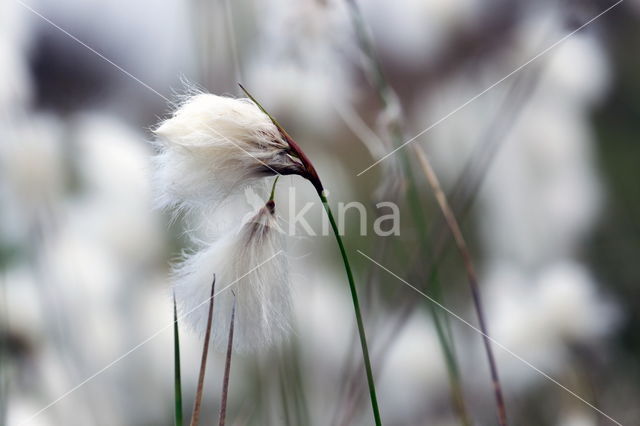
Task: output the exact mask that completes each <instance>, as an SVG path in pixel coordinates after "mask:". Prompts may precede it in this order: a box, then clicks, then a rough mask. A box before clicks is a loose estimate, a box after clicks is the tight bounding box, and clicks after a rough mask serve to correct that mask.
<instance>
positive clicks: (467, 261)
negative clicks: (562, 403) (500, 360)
mask: <svg viewBox="0 0 640 426" xmlns="http://www.w3.org/2000/svg"><path fill="white" fill-rule="evenodd" d="M413 148H414V152H415V153H416V154H417V157H418V160H419V162H420V165H421V166H422V169H423V171H424V174H425V176H426V177H427V180H428V181H429V185H431V187H432V189H433V192H434V193H435V196H436V200H437V201H438V205H439V206H440V209H441V210H442V214H443V215H444V217H445V220H446V222H447V226H448V227H449V229H450V230H451V233H452V234H453V238H454V240H455V242H456V246H457V247H458V251H459V252H460V254H461V255H462V260H463V263H464V267H465V271H466V273H467V279H468V281H469V286H470V288H471V295H472V298H473V304H474V307H475V310H476V314H477V316H478V323H479V325H480V331H482V339H483V342H484V347H485V350H486V352H487V358H488V360H489V369H490V371H491V380H492V381H493V388H494V392H495V398H496V406H497V410H498V420H499V422H500V425H502V426H506V425H507V413H506V408H505V403H504V396H503V395H502V387H501V386H500V379H499V378H498V367H497V366H496V361H495V358H494V356H493V349H492V348H491V341H490V340H489V333H488V331H487V325H486V320H485V315H484V309H483V307H482V299H481V297H480V287H479V286H478V279H477V274H476V272H475V269H474V267H473V262H472V261H471V254H470V252H469V248H468V247H467V243H466V241H465V239H464V236H463V235H462V231H461V230H460V226H459V225H458V221H457V219H456V217H455V215H454V214H453V211H452V210H451V207H450V206H449V203H448V201H447V197H446V195H445V194H444V191H443V190H442V188H441V186H440V181H439V180H438V177H437V176H436V174H435V172H434V170H433V167H431V163H429V160H428V158H427V156H426V154H425V153H424V152H423V151H422V150H421V149H420V147H419V146H416V145H414V146H413Z"/></svg>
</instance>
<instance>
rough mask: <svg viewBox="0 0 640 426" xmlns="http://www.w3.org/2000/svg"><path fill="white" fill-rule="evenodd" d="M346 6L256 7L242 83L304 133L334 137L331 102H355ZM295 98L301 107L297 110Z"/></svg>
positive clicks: (308, 0)
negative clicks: (257, 33) (254, 38)
mask: <svg viewBox="0 0 640 426" xmlns="http://www.w3.org/2000/svg"><path fill="white" fill-rule="evenodd" d="M345 5H346V3H345V2H344V1H341V0H329V1H326V2H318V1H314V0H302V1H298V2H294V3H291V2H289V1H286V0H278V1H274V2H271V3H269V4H266V3H265V4H262V3H260V2H258V3H257V4H256V6H257V7H258V8H259V9H258V12H257V13H258V14H259V16H260V19H258V21H257V22H258V26H259V31H260V34H261V36H260V37H259V38H257V43H256V44H255V46H253V50H254V51H253V52H252V54H251V56H250V57H249V58H248V60H247V62H246V66H247V70H246V73H245V74H246V79H247V83H248V85H249V86H250V87H252V88H253V90H255V91H256V93H260V94H261V97H263V98H264V99H269V110H270V111H271V112H272V113H273V114H274V115H276V116H278V117H287V119H289V121H290V122H292V123H293V125H294V126H296V125H299V126H300V127H304V129H305V130H306V131H307V132H309V131H313V132H316V133H318V134H321V135H325V136H326V135H333V134H334V133H335V131H336V128H339V126H337V124H339V116H338V114H336V110H335V109H334V103H335V102H346V103H349V102H351V100H352V98H353V97H354V93H353V92H354V87H355V85H354V84H353V81H352V76H351V73H352V71H351V68H352V67H351V66H350V65H352V64H350V63H349V62H350V61H351V59H350V58H354V57H357V54H356V53H355V49H354V46H353V41H352V40H353V38H352V37H351V34H350V23H349V16H348V14H347V9H346V7H345ZM301 46H304V48H302V47H301ZM300 99H304V100H305V107H304V108H298V107H297V105H298V104H299V100H300ZM327 139H329V140H331V139H333V138H330V137H327Z"/></svg>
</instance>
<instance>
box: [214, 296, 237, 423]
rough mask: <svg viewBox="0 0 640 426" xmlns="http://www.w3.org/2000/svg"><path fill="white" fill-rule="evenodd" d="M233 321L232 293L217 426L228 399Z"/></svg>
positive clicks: (234, 302) (225, 409) (225, 411)
mask: <svg viewBox="0 0 640 426" xmlns="http://www.w3.org/2000/svg"><path fill="white" fill-rule="evenodd" d="M232 293H233V292H232ZM235 319H236V294H235V293H233V307H232V308H231V324H230V325H229V341H228V342H227V359H226V361H225V364H224V378H223V379H222V399H221V401H220V420H219V421H218V426H224V422H225V420H226V418H227V399H228V397H229V375H230V373H231V352H232V351H233V327H234V324H235Z"/></svg>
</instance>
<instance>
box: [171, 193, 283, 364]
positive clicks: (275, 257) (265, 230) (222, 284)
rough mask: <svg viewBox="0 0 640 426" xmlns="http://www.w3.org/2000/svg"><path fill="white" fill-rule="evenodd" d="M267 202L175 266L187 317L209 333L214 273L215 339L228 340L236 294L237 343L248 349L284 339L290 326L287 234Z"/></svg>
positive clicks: (216, 343)
mask: <svg viewBox="0 0 640 426" xmlns="http://www.w3.org/2000/svg"><path fill="white" fill-rule="evenodd" d="M274 208H275V204H274V202H273V201H268V202H267V204H266V205H265V206H264V207H262V208H260V209H259V210H258V211H257V212H256V213H255V214H254V215H252V216H250V217H249V218H248V219H246V220H245V221H244V222H243V223H242V224H241V226H240V227H239V229H236V230H234V231H232V232H230V233H228V234H226V235H224V236H223V237H221V238H220V239H218V240H216V241H215V242H214V243H213V244H211V245H209V246H207V247H202V248H201V249H200V250H198V251H196V252H194V253H193V254H191V255H187V256H185V258H184V259H183V261H182V262H181V263H179V264H178V265H177V266H176V268H175V269H174V273H173V283H174V285H173V289H174V292H175V297H176V303H177V305H178V308H179V311H180V316H181V317H182V316H183V319H182V321H184V322H185V323H187V324H188V325H190V326H191V328H193V330H195V331H196V332H198V333H200V334H201V335H204V333H205V331H206V325H207V317H208V309H209V303H208V301H209V298H210V295H211V284H212V281H213V277H214V274H215V279H216V284H215V297H214V307H213V326H212V341H213V344H214V346H215V347H216V348H217V349H218V350H222V349H223V348H224V347H225V345H226V342H227V336H228V332H229V326H230V322H231V309H232V306H233V301H234V297H235V298H236V317H235V318H236V320H235V321H236V322H235V329H234V340H233V347H234V350H235V351H238V352H248V351H252V350H255V349H258V348H262V347H266V346H270V345H272V344H274V343H277V342H279V341H281V340H282V339H283V338H284V337H285V336H286V335H287V334H288V333H289V331H290V325H289V318H290V311H291V295H290V288H289V278H288V272H287V271H288V268H287V258H286V256H285V254H284V252H283V247H284V234H283V233H282V232H281V231H280V229H279V227H278V224H277V220H276V217H275V211H274Z"/></svg>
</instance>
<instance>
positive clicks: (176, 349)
mask: <svg viewBox="0 0 640 426" xmlns="http://www.w3.org/2000/svg"><path fill="white" fill-rule="evenodd" d="M173 359H174V377H175V379H174V390H175V396H174V399H175V426H182V417H183V416H182V380H181V378H180V334H179V332H178V310H177V308H176V296H175V294H174V295H173Z"/></svg>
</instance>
